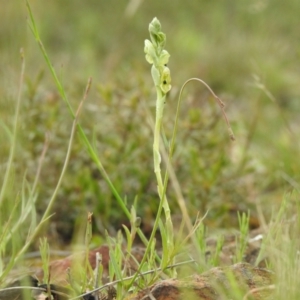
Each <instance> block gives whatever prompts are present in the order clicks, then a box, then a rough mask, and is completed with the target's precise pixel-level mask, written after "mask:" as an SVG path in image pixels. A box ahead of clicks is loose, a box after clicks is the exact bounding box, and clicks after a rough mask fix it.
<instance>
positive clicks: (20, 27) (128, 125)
mask: <svg viewBox="0 0 300 300" xmlns="http://www.w3.org/2000/svg"><path fill="white" fill-rule="evenodd" d="M30 5H31V7H32V10H33V14H34V17H35V20H36V23H37V26H38V29H39V32H40V35H41V39H42V41H43V43H44V46H45V48H46V50H47V52H48V55H49V56H50V59H51V61H52V64H53V66H54V68H55V69H56V71H57V73H58V74H59V76H60V78H61V79H62V82H63V83H64V87H65V89H66V93H67V95H68V98H69V99H70V101H71V103H72V105H73V107H74V108H76V107H77V105H78V103H79V101H80V100H81V98H82V96H83V93H84V89H85V85H86V83H87V80H88V78H89V77H90V76H91V77H92V78H93V85H92V89H91V92H90V94H89V97H88V101H87V102H86V104H85V107H84V110H83V112H82V115H81V123H82V126H83V128H84V129H85V131H86V133H87V134H88V136H89V137H90V138H91V140H94V143H95V145H96V147H97V150H98V153H99V157H100V159H101V160H102V162H103V164H104V167H105V168H106V171H107V173H108V174H109V175H110V177H111V179H112V181H113V183H114V184H115V186H116V187H117V189H118V191H119V192H120V194H121V195H122V196H124V197H126V199H127V202H128V206H129V207H130V205H131V204H132V203H133V200H134V198H135V197H136V196H138V214H139V215H140V216H141V217H142V219H143V226H144V230H145V231H147V230H148V229H149V228H151V224H152V222H153V221H152V220H153V216H154V215H155V211H156V209H157V205H158V197H157V194H156V187H155V185H156V182H155V176H154V173H153V166H152V162H153V159H152V129H151V126H150V125H149V120H148V119H149V111H150V113H151V114H152V116H153V117H154V109H155V108H154V105H155V90H154V87H153V83H152V79H151V75H150V65H149V64H148V63H147V62H146V61H145V58H144V51H143V48H144V40H145V39H146V38H148V36H149V34H148V24H149V22H150V21H151V20H152V19H153V17H155V16H156V17H157V18H158V19H159V20H160V22H161V24H162V28H163V31H164V32H165V33H166V35H167V45H166V49H167V50H168V51H169V53H170V54H171V59H170V63H169V67H170V69H171V75H172V91H171V92H170V94H169V96H168V101H167V106H166V113H165V120H164V127H165V128H164V129H165V133H166V136H167V138H170V136H171V130H172V126H173V122H174V113H175V109H176V105H177V98H178V92H179V90H180V87H181V85H182V84H183V82H184V81H185V80H186V79H188V78H190V77H199V78H201V79H203V80H205V81H206V82H207V83H208V84H209V85H210V86H211V87H212V88H213V90H214V91H215V93H216V94H218V95H219V96H220V97H221V99H222V100H223V101H224V102H225V103H226V111H227V113H228V118H229V119H230V121H231V123H232V127H233V130H234V133H235V135H236V141H235V142H234V143H232V142H231V141H230V140H229V137H228V134H227V132H226V126H225V123H224V122H223V120H222V117H221V114H220V111H219V109H218V107H217V106H216V105H215V103H214V100H213V99H212V98H211V97H210V95H209V93H208V92H207V90H205V88H204V87H203V86H201V85H199V84H196V83H193V84H191V85H190V86H188V88H187V90H186V92H185V93H184V100H183V105H182V109H181V116H180V121H179V132H178V139H177V146H176V152H175V155H174V168H175V171H176V173H177V176H178V180H179V182H180V184H181V189H182V192H183V194H184V196H185V199H186V204H187V207H188V209H189V212H190V216H191V219H192V220H194V219H195V217H196V214H197V211H200V212H201V214H204V213H205V212H206V211H207V210H208V209H209V214H208V216H207V218H206V223H207V224H208V225H209V226H211V227H216V228H219V227H222V228H228V227H232V226H236V224H237V221H236V219H237V218H236V211H237V210H242V211H247V210H248V209H250V211H251V215H252V219H251V226H252V227H253V228H255V227H257V226H259V224H260V222H261V220H262V218H261V215H260V217H259V214H258V211H260V210H261V211H262V212H263V216H264V217H265V218H266V219H268V218H269V217H270V215H271V211H272V208H273V207H276V206H277V205H279V204H280V202H281V200H282V197H283V195H284V193H286V192H290V191H292V190H294V189H296V190H297V191H299V179H300V175H299V174H300V172H299V170H300V162H299V161H298V156H299V129H298V126H299V111H300V102H299V100H300V69H299V57H300V47H299V41H300V31H299V26H298V25H299V3H298V0H290V1H287V2H284V3H283V2H282V1H279V0H273V1H271V0H269V1H267V0H253V1H232V0H222V1H185V2H184V1H178V0H172V1H170V0H168V1H157V0H153V1H145V0H144V1H141V0H140V1H138V0H131V1H116V0H111V1H101V0H97V1H96V0H89V1H79V0H72V1H68V0H56V1H47V2H45V1H37V0H32V1H30ZM0 17H1V27H0V53H1V55H0V65H1V68H0V72H1V82H0V117H1V125H2V126H1V130H0V143H1V149H0V159H1V161H0V163H1V169H2V172H1V174H2V173H3V170H4V169H5V164H6V162H7V158H8V153H9V146H10V142H9V139H8V137H7V134H6V133H5V129H4V126H3V125H5V126H8V127H9V128H12V122H13V115H14V110H15V103H16V97H17V90H18V82H19V76H20V70H21V62H20V55H19V51H20V48H23V49H24V52H25V59H26V71H25V88H24V90H23V93H22V107H21V124H20V131H19V136H18V144H17V157H16V159H15V176H14V179H13V182H12V186H13V187H14V188H13V189H12V195H11V197H12V198H14V197H15V196H16V194H17V193H18V192H20V188H21V184H20V183H21V182H22V180H23V178H24V176H25V174H26V178H27V179H28V181H29V183H32V181H33V179H34V176H35V173H36V169H37V165H38V160H39V157H40V155H41V151H42V148H43V144H44V141H45V134H46V133H48V134H49V135H50V145H49V150H48V152H47V154H46V158H45V161H44V164H43V169H42V172H41V178H40V181H39V196H38V202H37V206H38V210H39V212H42V211H43V210H44V209H45V206H46V204H47V201H49V197H50V196H51V194H52V192H53V189H54V187H55V184H56V182H57V180H58V176H59V174H60V170H61V167H62V164H63V162H64V158H65V154H66V150H67V144H68V139H69V135H70V130H71V122H72V119H71V117H70V116H69V114H68V110H67V108H66V107H65V104H64V103H63V102H62V101H61V99H60V97H59V95H58V93H57V91H56V88H55V84H54V81H53V80H52V77H51V75H50V72H49V70H48V69H47V66H46V64H45V61H44V59H43V56H42V54H41V52H40V49H39V47H38V45H37V44H36V42H35V40H34V37H33V35H32V33H31V31H30V28H29V26H28V23H27V18H28V15H27V11H26V5H25V2H24V1H4V0H2V1H1V10H0ZM0 176H1V179H2V175H0ZM168 194H169V200H170V202H171V205H172V209H173V213H174V215H177V214H180V210H179V208H178V207H177V202H176V199H175V195H174V193H173V191H172V186H171V185H170V186H169V191H168ZM57 203H58V204H57V205H56V207H55V209H54V212H55V215H54V216H53V217H52V221H51V226H49V228H50V229H49V232H48V234H49V235H50V236H53V237H58V238H59V240H61V241H62V243H65V242H68V241H70V239H71V237H72V234H73V232H74V228H76V226H79V225H76V224H81V223H82V221H83V220H85V219H86V212H87V211H93V212H94V232H95V234H100V235H101V234H103V232H104V229H105V228H107V229H109V230H110V232H114V230H116V229H118V228H120V226H121V224H122V223H124V222H125V223H126V218H125V216H124V214H123V213H122V212H121V210H120V208H119V207H118V206H117V203H116V201H115V199H114V197H113V195H112V193H111V191H110V190H109V188H108V187H107V185H106V183H105V181H104V180H103V178H102V177H101V176H100V174H99V172H98V171H97V169H96V167H95V165H94V164H93V162H92V161H91V159H90V158H89V156H88V154H87V152H86V151H85V149H84V147H83V146H82V144H81V142H80V140H79V138H77V139H76V141H75V143H74V146H73V150H72V157H71V161H70V165H69V168H68V171H67V174H66V176H65V178H64V180H63V186H62V188H61V190H60V192H59V195H58V199H57Z"/></svg>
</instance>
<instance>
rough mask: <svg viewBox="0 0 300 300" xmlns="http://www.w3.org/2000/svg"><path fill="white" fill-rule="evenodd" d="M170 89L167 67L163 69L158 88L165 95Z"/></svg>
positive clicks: (169, 76)
mask: <svg viewBox="0 0 300 300" xmlns="http://www.w3.org/2000/svg"><path fill="white" fill-rule="evenodd" d="M171 87H172V86H171V75H170V69H169V68H168V67H164V68H163V71H162V75H161V77H160V88H161V90H162V92H163V93H164V94H167V93H168V92H169V91H170V89H171Z"/></svg>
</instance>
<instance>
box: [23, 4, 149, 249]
mask: <svg viewBox="0 0 300 300" xmlns="http://www.w3.org/2000/svg"><path fill="white" fill-rule="evenodd" d="M26 6H27V10H28V13H29V17H30V21H31V23H30V24H29V25H30V28H31V30H32V33H33V35H34V37H35V39H36V41H37V43H38V45H39V46H40V49H41V51H42V54H43V56H44V59H45V61H46V63H47V65H48V68H49V70H50V72H51V74H52V76H53V79H54V82H55V84H56V87H57V90H58V92H59V93H60V96H61V97H62V99H63V101H64V102H65V103H66V105H67V106H68V108H69V112H70V115H71V116H72V118H73V119H74V118H75V114H74V112H73V109H72V107H71V105H70V102H69V100H68V98H67V96H66V94H65V91H64V88H63V86H62V84H61V82H60V80H59V79H58V76H57V75H56V72H55V70H54V68H53V66H52V64H51V61H50V59H49V57H48V54H47V52H46V49H45V47H44V46H43V43H42V41H41V38H40V36H39V33H38V29H37V26H36V24H35V21H34V17H33V14H32V11H31V8H30V5H29V2H28V0H26ZM77 127H78V131H79V134H80V137H81V139H82V141H83V144H84V145H85V146H86V148H87V151H88V153H89V155H90V157H91V158H92V160H93V161H94V163H95V164H96V166H97V168H98V169H99V171H100V173H101V175H102V176H103V178H104V179H105V181H106V183H107V184H108V186H109V188H110V190H111V191H112V193H113V195H114V196H115V198H116V200H117V202H118V204H119V206H120V207H121V209H122V210H123V212H124V213H125V215H126V217H128V218H129V219H130V211H129V210H128V208H127V207H126V205H125V203H124V200H123V199H122V198H121V196H120V195H119V193H118V191H117V190H116V189H115V187H114V185H113V183H112V181H111V180H110V178H109V176H108V174H107V173H106V171H105V168H104V167H103V165H102V162H101V161H100V159H99V157H98V155H97V153H96V151H95V149H94V147H93V146H92V145H91V143H90V141H89V140H88V138H87V136H86V134H85V132H84V130H83V128H82V127H81V125H80V124H77ZM137 232H138V235H139V237H140V238H141V240H142V241H143V243H144V244H145V245H147V244H148V240H147V238H146V237H145V235H144V234H143V232H142V231H141V230H140V229H138V230H137Z"/></svg>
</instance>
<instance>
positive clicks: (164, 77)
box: [144, 18, 173, 253]
mask: <svg viewBox="0 0 300 300" xmlns="http://www.w3.org/2000/svg"><path fill="white" fill-rule="evenodd" d="M149 33H150V40H151V41H150V40H145V48H144V51H145V54H146V60H147V62H148V63H150V64H151V65H152V67H151V75H152V78H153V81H154V85H155V88H156V95H157V98H156V119H155V128H154V142H153V157H154V172H155V175H156V179H157V184H158V185H157V189H158V194H159V197H160V201H161V202H162V206H163V209H164V212H165V218H166V246H167V247H168V249H169V250H170V249H173V225H172V220H171V213H170V208H169V204H168V200H167V198H166V195H165V185H164V183H163V180H162V176H161V169H160V164H161V155H160V151H159V147H160V146H159V145H160V131H161V124H162V117H163V111H164V106H165V103H166V94H167V93H168V92H169V91H170V89H171V74H170V69H169V68H168V67H167V63H168V62H169V58H170V54H169V53H168V51H167V50H165V49H164V47H165V44H166V35H165V34H164V33H163V32H162V31H161V24H160V22H159V21H158V19H157V18H154V19H153V20H152V22H151V23H150V25H149ZM169 253H170V252H169Z"/></svg>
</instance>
